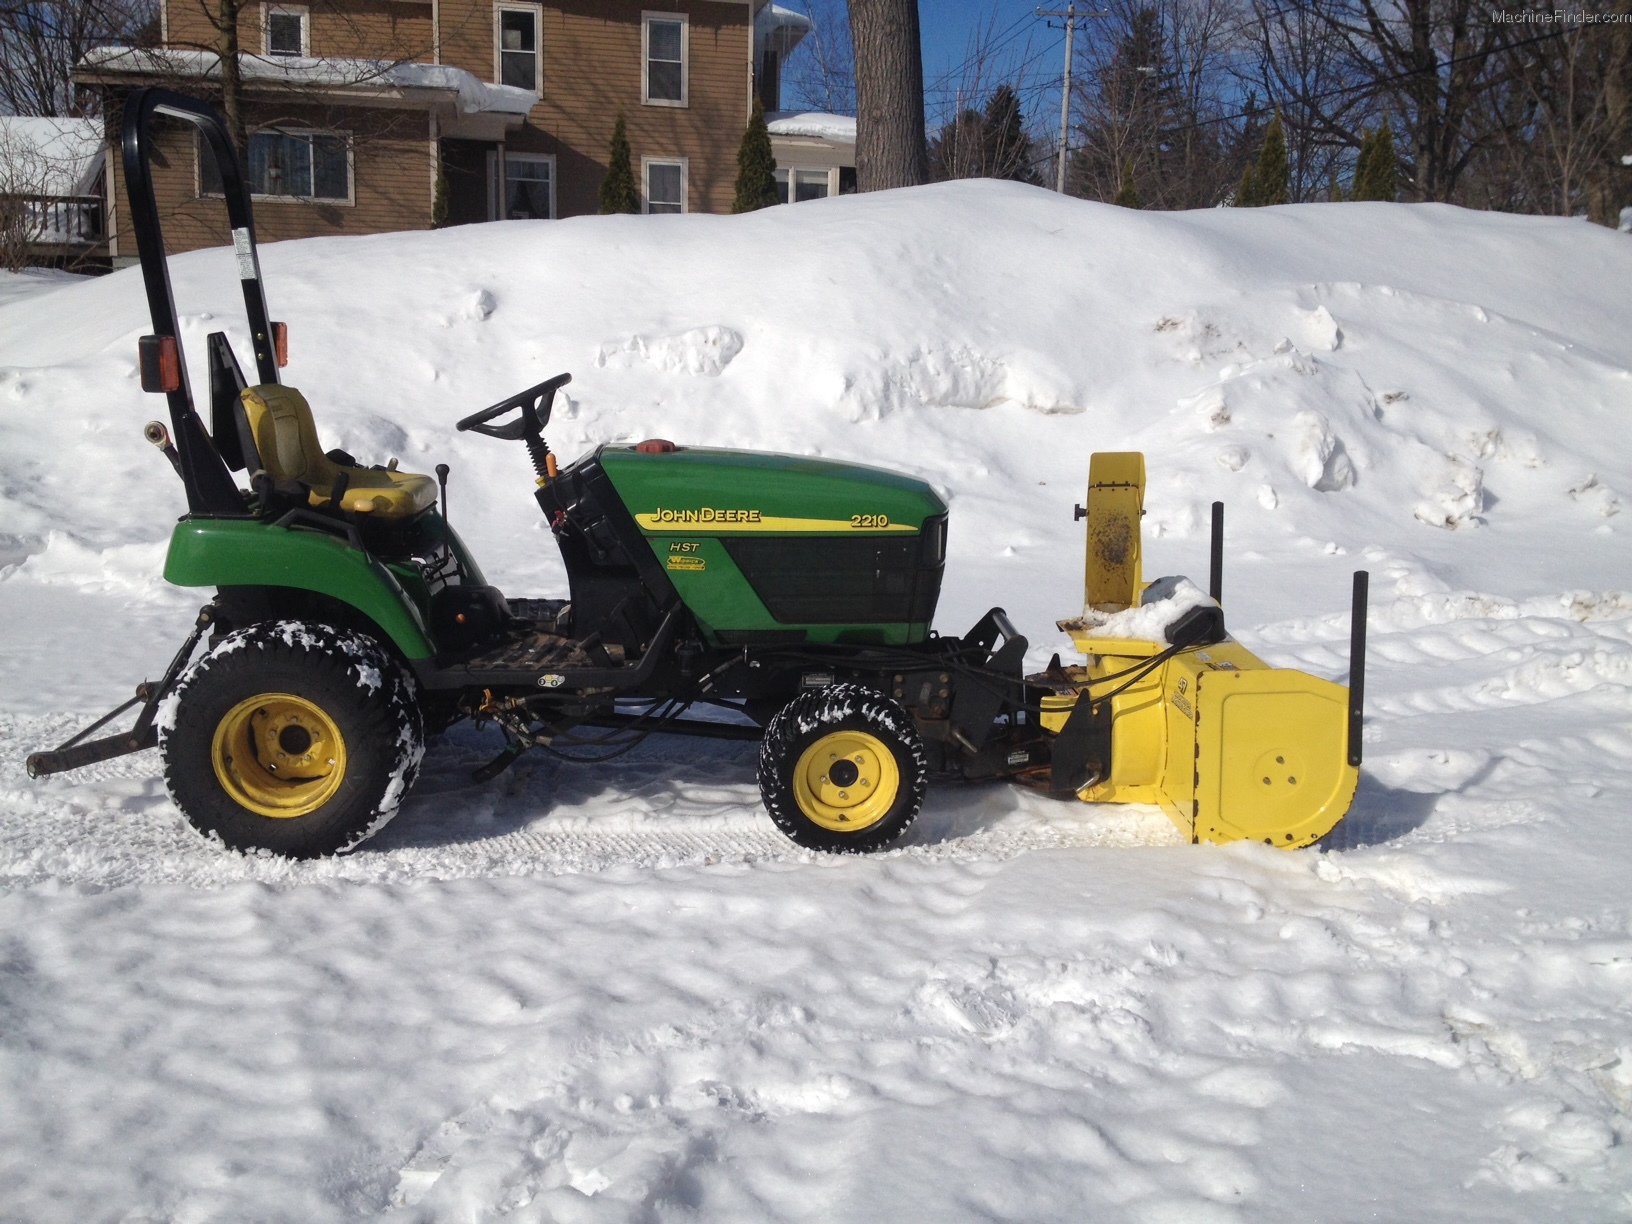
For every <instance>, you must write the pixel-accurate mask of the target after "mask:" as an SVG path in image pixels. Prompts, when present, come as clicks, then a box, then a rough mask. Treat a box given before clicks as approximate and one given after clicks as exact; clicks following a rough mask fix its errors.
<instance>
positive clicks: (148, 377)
mask: <svg viewBox="0 0 1632 1224" xmlns="http://www.w3.org/2000/svg"><path fill="white" fill-rule="evenodd" d="M136 356H137V361H138V363H139V364H140V366H141V369H142V390H143V391H154V392H159V391H179V390H181V352H180V350H179V349H177V348H176V338H175V337H174V336H143V337H142V338H141V339H140V340H138V341H137V342H136Z"/></svg>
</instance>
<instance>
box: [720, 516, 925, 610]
mask: <svg viewBox="0 0 1632 1224" xmlns="http://www.w3.org/2000/svg"><path fill="white" fill-rule="evenodd" d="M928 534H929V533H926V536H927V535H928ZM722 543H724V545H725V550H726V551H727V552H728V553H730V554H731V559H732V560H733V561H735V562H736V564H737V568H738V569H740V570H741V571H742V575H743V577H744V578H746V579H747V580H748V585H749V586H751V587H753V588H754V594H756V595H758V596H759V599H760V602H761V603H763V604H764V605H765V607H766V608H767V609H768V610H769V612H770V614H771V615H772V616H774V617H775V618H776V619H777V620H778V621H780V622H781V623H782V624H784V625H879V624H928V623H929V622H930V621H932V620H934V619H935V602H936V600H937V599H939V598H940V594H941V572H942V566H941V557H940V556H939V547H938V541H934V540H930V539H926V538H925V537H923V536H914V537H910V538H908V539H899V538H896V539H881V538H879V537H877V536H864V537H860V538H855V537H851V538H844V537H837V538H835V537H827V536H818V537H808V536H807V537H799V536H770V537H765V536H757V537H756V536H739V537H735V538H732V537H727V538H725V539H724V540H723V541H722ZM932 545H934V547H932ZM926 562H927V564H926Z"/></svg>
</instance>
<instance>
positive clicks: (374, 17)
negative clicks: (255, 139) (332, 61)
mask: <svg viewBox="0 0 1632 1224" xmlns="http://www.w3.org/2000/svg"><path fill="white" fill-rule="evenodd" d="M292 2H294V3H299V2H300V0H292ZM167 5H168V9H167V14H166V16H167V20H168V22H169V33H170V39H169V45H170V46H172V47H194V48H207V49H214V47H215V46H216V39H217V35H216V30H215V27H214V26H213V25H211V24H210V20H209V17H208V16H207V15H206V14H207V13H208V12H214V11H215V6H214V4H213V3H209V0H167ZM307 8H308V10H309V20H310V22H311V29H310V30H309V36H310V42H311V49H312V54H313V55H333V56H341V57H345V58H353V59H385V60H429V59H430V58H431V54H432V50H433V47H432V30H431V5H430V3H429V0H316V2H315V3H309V4H308V5H307ZM262 12H263V6H262V5H261V4H260V3H249V4H245V5H244V7H243V8H242V10H241V11H240V12H239V14H238V42H239V47H240V49H241V50H243V51H244V52H246V53H248V54H251V55H259V54H261V52H262V50H263V48H262V45H261V28H262Z"/></svg>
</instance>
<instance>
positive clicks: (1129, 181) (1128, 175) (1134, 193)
mask: <svg viewBox="0 0 1632 1224" xmlns="http://www.w3.org/2000/svg"><path fill="white" fill-rule="evenodd" d="M1111 203H1113V204H1116V205H1119V206H1120V207H1122V208H1138V207H1139V188H1138V185H1137V184H1135V183H1134V181H1133V158H1131V157H1130V158H1128V159H1127V161H1125V162H1123V163H1122V185H1121V186H1120V187H1118V188H1117V189H1116V199H1114V200H1112V201H1111Z"/></svg>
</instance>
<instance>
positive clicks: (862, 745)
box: [793, 731, 901, 833]
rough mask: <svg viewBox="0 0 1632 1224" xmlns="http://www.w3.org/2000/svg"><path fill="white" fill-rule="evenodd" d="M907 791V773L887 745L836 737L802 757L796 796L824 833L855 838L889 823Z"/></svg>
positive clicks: (859, 734) (858, 736) (864, 737)
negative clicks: (903, 785)
mask: <svg viewBox="0 0 1632 1224" xmlns="http://www.w3.org/2000/svg"><path fill="white" fill-rule="evenodd" d="M900 790H901V770H900V768H899V767H898V766H897V765H896V763H895V756H894V754H892V753H891V752H890V750H889V749H888V748H887V747H885V745H884V741H882V740H880V739H879V738H878V737H877V736H874V735H868V734H867V732H865V731H834V732H831V733H830V734H828V735H824V736H822V738H821V739H819V740H817V741H816V742H815V743H814V744H812V745H811V746H810V747H809V748H806V749H805V750H804V752H803V753H801V754H800V756H799V763H798V764H797V765H795V766H794V769H793V795H794V798H795V799H796V800H797V801H798V803H799V810H800V811H801V812H803V813H804V814H805V815H806V816H808V817H809V818H810V819H811V820H813V821H814V822H815V823H817V824H819V825H821V826H822V828H824V829H832V830H833V831H834V832H836V833H854V832H856V831H857V830H858V829H865V828H868V827H870V826H872V825H875V824H877V823H878V822H879V821H881V820H883V819H884V817H885V815H886V814H887V813H888V812H889V810H890V808H891V807H893V806H894V805H895V797H896V795H897V794H898V793H899V792H900Z"/></svg>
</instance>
